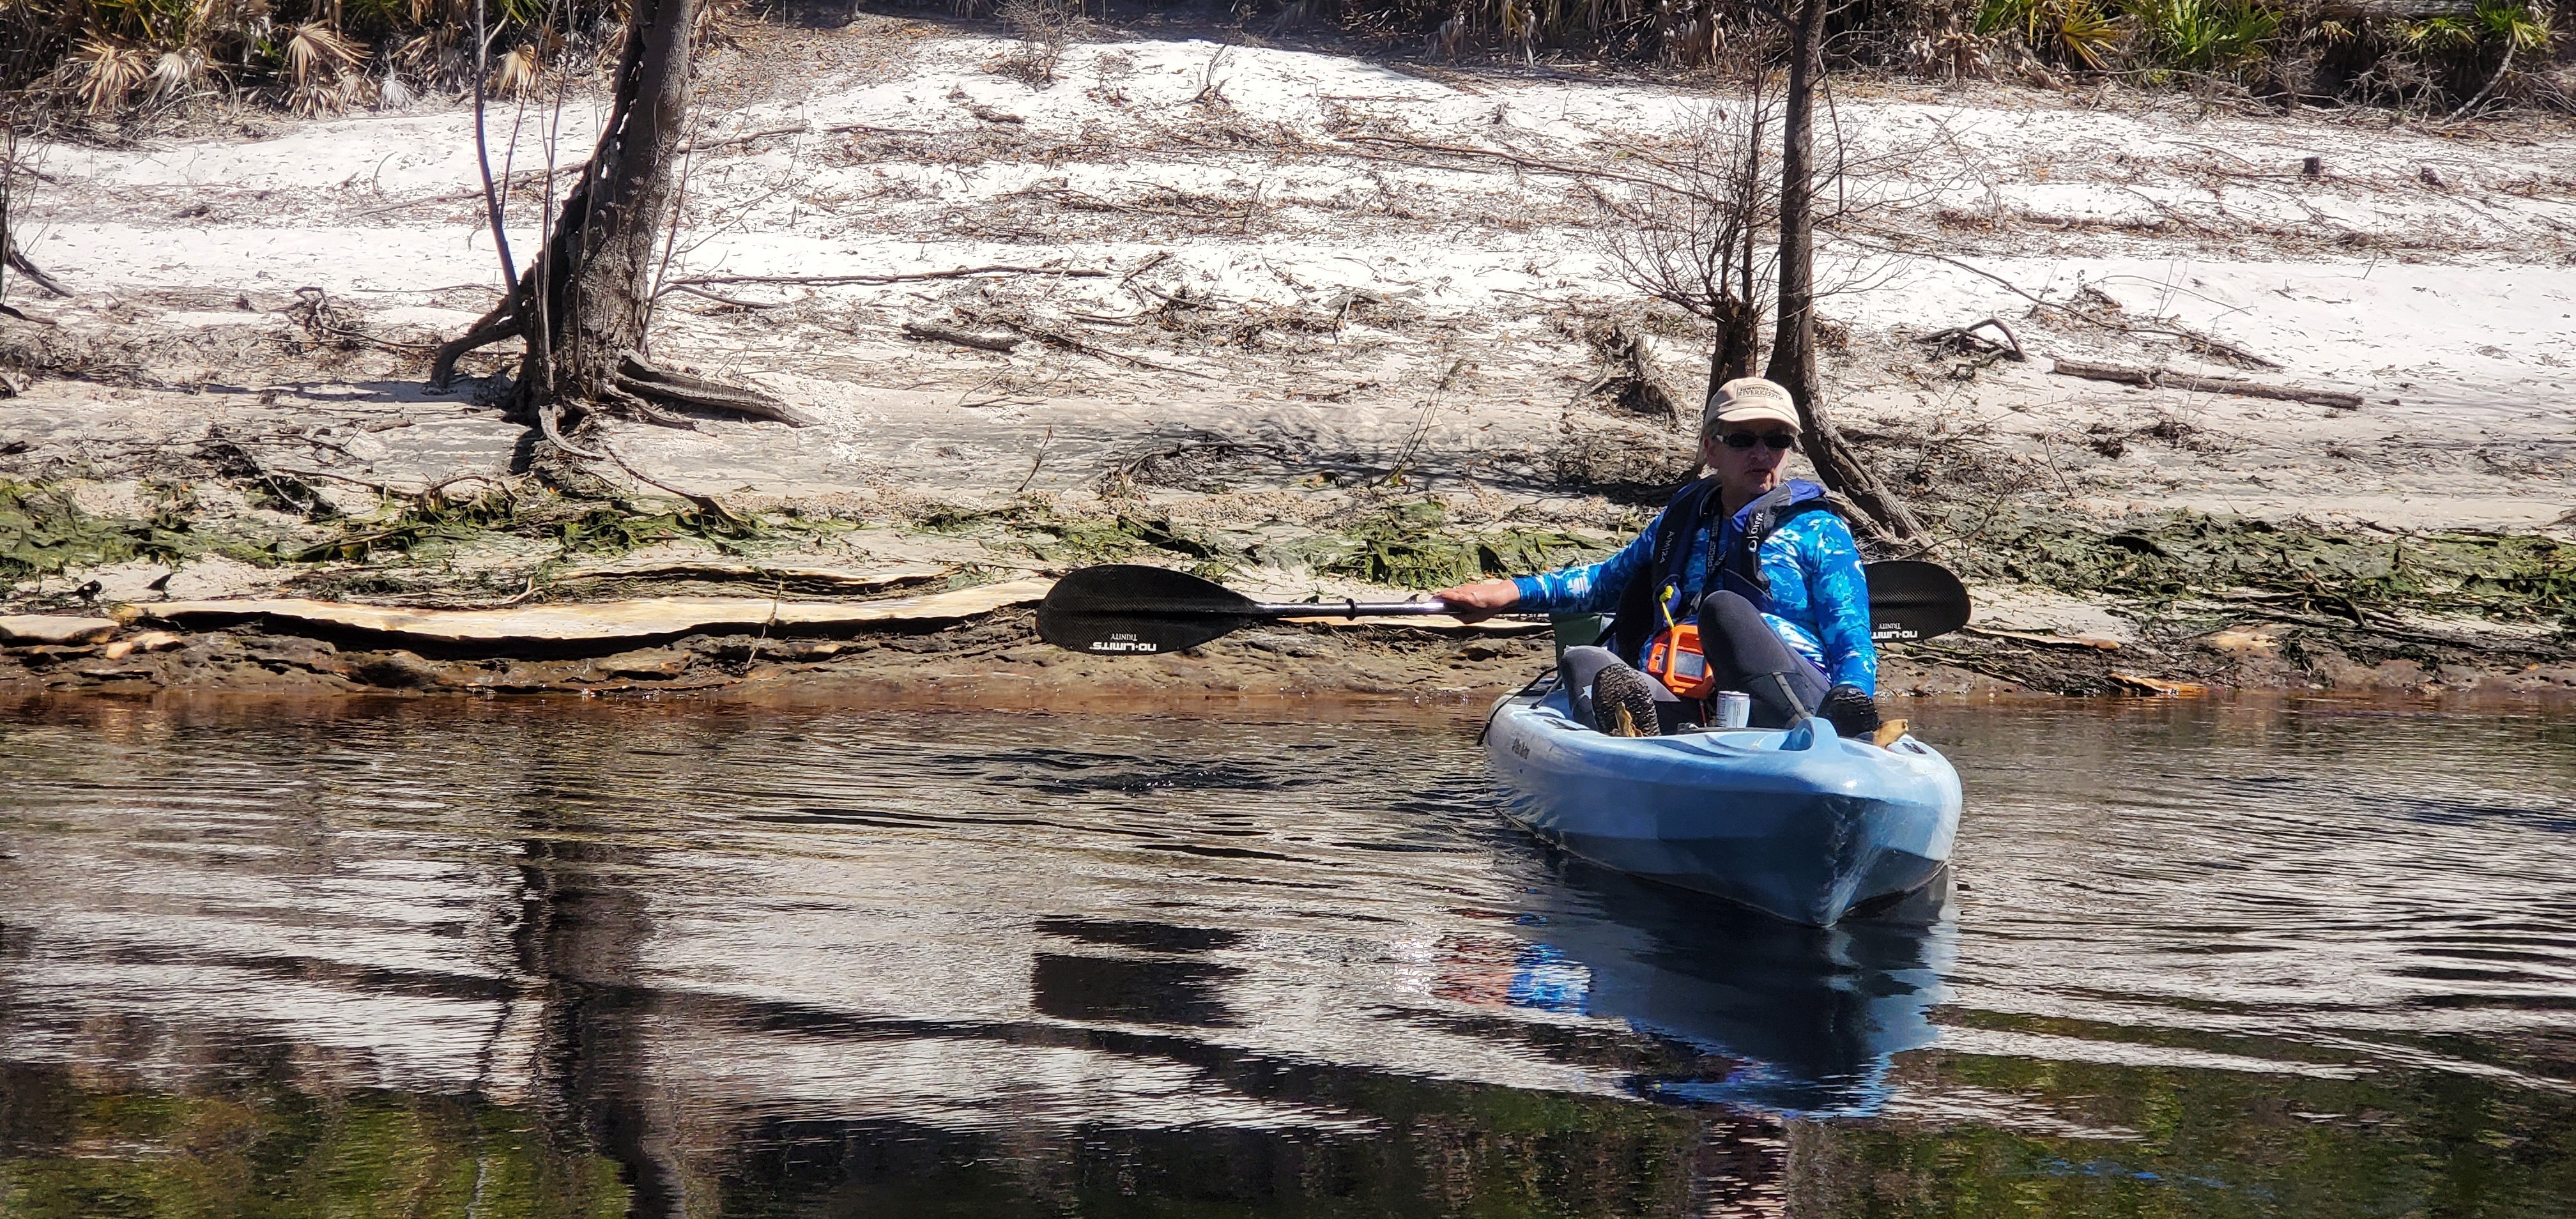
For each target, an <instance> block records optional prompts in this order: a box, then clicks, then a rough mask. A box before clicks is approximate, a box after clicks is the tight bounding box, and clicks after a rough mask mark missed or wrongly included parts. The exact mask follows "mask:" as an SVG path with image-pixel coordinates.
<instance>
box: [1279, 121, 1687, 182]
mask: <svg viewBox="0 0 2576 1219" xmlns="http://www.w3.org/2000/svg"><path fill="white" fill-rule="evenodd" d="M1344 138H1345V139H1347V140H1349V141H1350V142H1351V143H1354V144H1385V145H1390V146H1392V147H1396V148H1410V149H1412V150H1414V151H1416V152H1423V153H1430V154H1432V155H1434V156H1444V157H1463V158H1470V159H1476V160H1486V161H1500V162H1502V163H1503V164H1505V165H1512V166H1517V167H1519V168H1521V169H1526V170H1531V171H1534V172H1537V173H1543V174H1556V175H1559V176H1561V177H1567V178H1575V179H1579V180H1587V181H1588V180H1592V179H1608V180H1610V181H1613V182H1626V183H1628V184H1630V185H1632V186H1645V187H1652V188H1654V189H1656V190H1667V191H1673V192H1675V193H1677V194H1682V195H1688V194H1690V193H1691V192H1690V191H1688V190H1687V189H1684V188H1682V187H1679V186H1677V185H1675V183H1674V182H1673V181H1671V180H1670V179H1661V180H1659V179H1655V178H1647V177H1641V176H1639V175H1636V174H1623V173H1620V172H1618V171H1616V170H1610V169H1602V168H1600V167H1598V166H1591V165H1567V164H1564V163H1562V162H1558V161H1541V160H1538V159H1536V158H1533V157H1524V156H1520V155H1517V154H1514V153H1508V152H1500V151H1497V150H1495V149H1491V148H1477V147H1475V146H1473V145H1469V144H1434V143H1430V142H1428V141H1425V140H1410V139H1406V138H1404V137H1402V136H1391V135H1354V136H1346V137H1344ZM1307 147H1308V148H1311V149H1314V150H1315V151H1318V152H1346V150H1342V149H1335V148H1333V147H1331V146H1330V145H1323V144H1309V145H1307ZM1412 164H1416V165H1420V164H1421V162H1419V161H1416V162H1412ZM1425 168H1431V169H1437V168H1441V167H1440V166H1436V165H1435V166H1425Z"/></svg>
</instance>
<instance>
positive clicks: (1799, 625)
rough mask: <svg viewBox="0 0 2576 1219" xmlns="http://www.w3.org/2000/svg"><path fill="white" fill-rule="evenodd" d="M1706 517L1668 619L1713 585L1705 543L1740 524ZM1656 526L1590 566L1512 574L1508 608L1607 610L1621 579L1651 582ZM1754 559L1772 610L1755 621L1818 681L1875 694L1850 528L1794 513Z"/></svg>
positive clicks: (1622, 588)
mask: <svg viewBox="0 0 2576 1219" xmlns="http://www.w3.org/2000/svg"><path fill="white" fill-rule="evenodd" d="M1709 520H1710V523H1708V524H1703V525H1702V526H1701V527H1700V529H1699V530H1698V531H1697V536H1695V537H1693V538H1691V539H1690V551H1689V554H1690V560H1689V562H1688V564H1687V565H1686V566H1685V567H1684V569H1683V573H1682V581H1681V586H1680V588H1679V590H1678V591H1677V592H1676V593H1675V595H1674V597H1673V599H1672V601H1671V602H1670V603H1669V604H1667V605H1666V606H1665V609H1666V610H1667V611H1669V612H1671V613H1672V614H1673V615H1674V617H1675V618H1676V619H1677V620H1682V621H1687V620H1688V619H1689V616H1690V615H1691V614H1693V613H1696V612H1697V610H1698V607H1699V601H1700V598H1701V597H1702V596H1703V595H1705V594H1706V592H1707V591H1708V590H1709V589H1710V588H1711V587H1713V581H1712V578H1711V575H1710V571H1709V567H1710V563H1711V560H1712V557H1713V556H1715V555H1717V554H1720V553H1723V550H1722V546H1719V545H1711V539H1710V537H1709V534H1710V533H1711V532H1712V530H1715V531H1719V532H1720V536H1719V537H1718V538H1717V539H1716V541H1717V542H1719V543H1731V542H1732V541H1733V540H1734V539H1733V537H1732V534H1733V533H1734V531H1735V530H1736V529H1737V528H1738V527H1739V522H1738V521H1736V520H1734V519H1732V518H1724V519H1721V518H1718V517H1717V516H1716V514H1714V513H1711V514H1710V518H1709ZM1662 523H1663V518H1662V517H1661V516H1660V515H1658V516H1657V517H1656V518H1655V521H1654V523H1653V524H1650V525H1648V526H1647V527H1646V531H1645V532H1644V533H1642V534H1639V535H1638V536H1637V539H1636V540H1635V541H1632V542H1630V543H1628V544H1627V546H1625V547H1623V548H1622V549H1621V550H1620V551H1619V553H1617V554H1614V555H1612V556H1610V557H1609V558H1607V559H1603V560H1602V561H1600V562H1598V563H1592V564H1588V565H1586V566H1582V567H1568V568H1565V569H1562V570H1559V571H1551V572H1543V573H1541V574H1539V575H1535V576H1521V577H1518V578H1517V579H1515V580H1514V581H1513V583H1515V584H1517V585H1519V586H1520V592H1521V600H1520V605H1519V606H1518V607H1517V608H1521V609H1528V610H1532V611H1536V612H1539V613H1550V614H1607V613H1614V612H1616V611H1617V610H1618V608H1619V599H1620V597H1621V596H1622V594H1624V593H1625V592H1626V591H1627V588H1628V582H1629V581H1630V580H1635V579H1651V578H1653V577H1652V572H1651V570H1650V569H1651V568H1652V567H1653V565H1654V547H1655V542H1654V539H1655V530H1656V528H1657V527H1658V526H1660V525H1661V524H1662ZM1756 558H1757V560H1758V561H1759V562H1760V563H1761V565H1762V577H1763V579H1764V580H1765V581H1766V582H1767V583H1768V584H1769V585H1770V587H1771V604H1770V605H1769V606H1768V607H1766V610H1767V612H1765V613H1764V614H1763V615H1762V616H1763V618H1764V619H1765V620H1766V621H1768V622H1769V623H1770V624H1771V629H1772V630H1773V631H1774V632H1776V633H1777V634H1778V635H1779V636H1780V638H1781V640H1782V641H1783V642H1786V643H1787V644H1788V645H1789V648H1790V650H1791V651H1794V652H1796V653H1797V654H1798V655H1800V656H1802V657H1804V658H1806V660H1807V662H1808V663H1809V664H1812V665H1814V666H1816V668H1817V669H1818V670H1820V671H1822V672H1823V673H1824V674H1825V678H1826V680H1827V681H1829V682H1832V683H1834V684H1837V685H1843V684H1849V685H1854V686H1858V687H1860V688H1861V690H1862V691H1863V692H1864V693H1867V694H1871V695H1876V694H1877V693H1878V648H1877V646H1876V645H1875V644H1873V643H1871V642H1870V637H1869V582H1868V580H1867V578H1866V577H1864V576H1863V575H1862V574H1861V564H1860V545H1859V543H1857V542H1855V541H1854V540H1853V539H1852V534H1851V527H1850V526H1848V525H1845V524H1844V523H1843V521H1842V518H1841V517H1838V516H1836V515H1834V514H1833V513H1830V512H1802V513H1799V514H1797V515H1795V516H1792V517H1790V518H1789V519H1788V520H1786V521H1783V522H1782V523H1781V525H1780V527H1779V528H1778V529H1777V530H1775V531H1773V532H1772V534H1771V536H1770V537H1768V538H1765V539H1763V541H1762V549H1761V551H1760V552H1759V554H1758V555H1757V556H1756ZM1658 625H1660V624H1658ZM1627 659H1628V660H1629V661H1631V662H1634V661H1635V660H1636V659H1637V658H1636V657H1633V656H1631V657H1628V658H1627Z"/></svg>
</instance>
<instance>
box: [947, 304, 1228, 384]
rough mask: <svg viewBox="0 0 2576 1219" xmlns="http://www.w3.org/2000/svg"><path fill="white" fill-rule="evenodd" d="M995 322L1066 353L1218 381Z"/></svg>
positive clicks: (1053, 333)
mask: <svg viewBox="0 0 2576 1219" xmlns="http://www.w3.org/2000/svg"><path fill="white" fill-rule="evenodd" d="M993 320H994V321H995V322H997V323H999V324H1001V325H1004V326H1008V327H1010V328H1011V329H1013V330H1016V331H1018V332H1020V333H1021V334H1025V335H1027V336H1029V337H1030V338H1033V339H1036V340H1037V341H1039V342H1041V343H1044V344H1046V345H1047V346H1049V347H1061V348H1063V349H1064V350H1066V351H1072V352H1079V353H1081V354H1083V355H1087V356H1098V357H1099V358H1101V359H1104V360H1114V361H1116V362H1118V363H1121V364H1126V365H1130V366H1132V367H1136V368H1143V369H1149V370H1151V371H1154V372H1170V373H1179V374H1180V375H1182V376H1184V377H1197V378H1198V379H1199V380H1202V381H1213V380H1216V378H1214V377H1211V376H1209V375H1207V374H1206V373H1203V372H1197V371H1195V370H1192V369H1187V368H1174V367H1172V366H1171V365H1169V364H1157V363H1155V362H1153V361H1152V360H1146V359H1140V358H1138V357H1136V356H1131V355H1127V354H1125V353H1122V352H1116V351H1111V350H1109V349H1108V348H1106V347H1094V346H1092V345H1091V344H1089V343H1085V342H1083V341H1082V340H1080V339H1077V338H1075V337H1073V336H1072V335H1069V334H1062V333H1059V332H1057V331H1053V330H1040V329H1038V328H1037V327H1035V326H1027V325H1023V324H1021V323H1019V322H1014V321H1010V320H1008V319H1006V318H995V319H993Z"/></svg>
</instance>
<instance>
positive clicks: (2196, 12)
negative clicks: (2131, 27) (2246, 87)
mask: <svg viewBox="0 0 2576 1219" xmlns="http://www.w3.org/2000/svg"><path fill="white" fill-rule="evenodd" d="M2132 11H2133V12H2134V13H2136V15H2137V20H2138V29H2139V35H2140V37H2141V38H2143V39H2144V41H2145V43H2146V46H2147V48H2148V51H2149V53H2150V54H2151V55H2153V56H2154V57H2155V59H2156V61H2157V62H2158V63H2160V64H2163V65H2165V66H2168V67H2175V68H2181V69H2184V70H2186V71H2192V72H2214V71H2225V70H2229V69H2236V68H2244V67H2248V66H2251V65H2253V64H2256V63H2259V62H2261V61H2262V59H2263V58H2264V57H2265V56H2266V55H2268V54H2270V53H2271V50H2272V44H2273V42H2274V40H2275V39H2277V38H2278V37H2279V36H2280V33H2281V10H2279V9H2277V8H2274V7H2272V6H2271V5H2269V4H2265V3H2263V2H2262V0H2139V2H2138V3H2136V4H2135V6H2134V7H2133V9H2132Z"/></svg>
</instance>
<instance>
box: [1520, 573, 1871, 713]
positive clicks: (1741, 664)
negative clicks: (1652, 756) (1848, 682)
mask: <svg viewBox="0 0 2576 1219" xmlns="http://www.w3.org/2000/svg"><path fill="white" fill-rule="evenodd" d="M1699 646H1700V649H1701V650H1702V651H1704V652H1706V653H1707V654H1708V666H1709V671H1710V672H1711V673H1714V674H1716V675H1717V688H1718V689H1720V690H1741V691H1744V692H1745V693H1747V694H1750V695H1752V696H1753V726H1754V727H1757V728H1786V727H1788V726H1789V725H1791V724H1794V723H1796V722H1798V720H1799V719H1800V718H1802V717H1804V716H1806V715H1811V714H1813V713H1814V712H1815V710H1816V708H1817V706H1819V705H1820V704H1822V703H1823V702H1824V700H1825V690H1826V683H1825V675H1824V674H1823V673H1821V672H1818V671H1817V669H1816V666H1814V665H1811V664H1808V663H1807V661H1806V659H1805V658H1804V657H1801V656H1799V655H1798V654H1797V653H1796V652H1792V651H1790V650H1789V645H1788V644H1787V643H1785V642H1783V641H1782V640H1781V638H1780V636H1779V633H1778V632H1776V631H1773V630H1772V629H1771V624H1770V623H1768V622H1765V621H1763V620H1762V611H1760V610H1757V609H1755V608H1753V603H1752V602H1750V601H1747V600H1745V599H1744V598H1743V597H1742V596H1741V595H1739V594H1736V593H1730V592H1726V591H1724V590H1722V589H1721V590H1719V591H1717V592H1713V593H1710V594H1709V595H1708V596H1706V597H1704V598H1702V599H1701V600H1700V603H1699ZM1625 663H1627V662H1626V661H1624V660H1622V659H1620V657H1619V656H1618V654H1616V653H1614V652H1612V651H1611V650H1610V649H1608V648H1601V647H1579V648H1567V649H1566V650H1565V659H1564V661H1563V662H1562V663H1560V664H1559V665H1558V666H1557V677H1558V679H1559V680H1560V681H1562V682H1563V683H1564V685H1565V689H1566V697H1567V701H1568V702H1569V703H1570V704H1572V706H1573V710H1574V718H1576V719H1578V720H1581V721H1583V722H1584V723H1587V724H1588V723H1591V722H1592V679H1593V678H1595V677H1598V676H1600V673H1601V670H1602V669H1604V668H1607V667H1609V666H1611V665H1614V664H1625ZM1773 675H1777V679H1778V680H1773ZM1783 685H1785V686H1786V687H1787V689H1786V691H1785V693H1786V694H1787V695H1788V697H1790V698H1794V699H1796V700H1797V701H1798V704H1799V705H1798V706H1796V707H1791V706H1789V705H1788V704H1787V703H1786V702H1784V701H1782V694H1783V693H1784V691H1783V690H1782V686H1783ZM1646 689H1647V691H1648V692H1649V693H1652V694H1653V695H1654V696H1655V710H1656V711H1657V712H1658V713H1659V715H1660V718H1662V719H1664V720H1666V721H1667V722H1666V723H1665V724H1664V731H1666V732H1670V731H1672V730H1673V728H1674V726H1675V725H1676V724H1678V723H1680V722H1682V720H1683V718H1684V716H1685V713H1687V715H1688V717H1690V718H1693V719H1695V718H1697V716H1698V713H1699V708H1698V706H1697V705H1696V704H1691V705H1688V706H1684V705H1683V704H1682V702H1681V700H1680V699H1678V698H1676V697H1674V696H1673V694H1672V692H1671V691H1668V690H1666V689H1664V683H1662V682H1659V681H1649V682H1647V683H1646Z"/></svg>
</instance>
